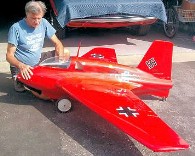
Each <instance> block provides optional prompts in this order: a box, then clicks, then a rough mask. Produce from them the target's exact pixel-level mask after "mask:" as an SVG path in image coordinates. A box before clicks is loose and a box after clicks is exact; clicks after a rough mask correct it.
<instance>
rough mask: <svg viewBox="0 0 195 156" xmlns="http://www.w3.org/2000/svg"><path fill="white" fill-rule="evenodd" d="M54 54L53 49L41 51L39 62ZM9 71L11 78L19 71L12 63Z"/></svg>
mask: <svg viewBox="0 0 195 156" xmlns="http://www.w3.org/2000/svg"><path fill="white" fill-rule="evenodd" d="M54 56H55V50H52V51H48V52H42V53H41V58H40V61H39V63H40V62H42V61H44V60H45V59H47V58H50V57H54ZM10 71H11V75H12V78H15V77H16V75H17V74H18V73H19V72H20V70H19V69H18V68H16V67H15V66H12V65H10Z"/></svg>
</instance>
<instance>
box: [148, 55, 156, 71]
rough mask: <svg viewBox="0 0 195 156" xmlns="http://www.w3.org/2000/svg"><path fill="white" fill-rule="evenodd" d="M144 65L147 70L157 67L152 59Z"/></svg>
mask: <svg viewBox="0 0 195 156" xmlns="http://www.w3.org/2000/svg"><path fill="white" fill-rule="evenodd" d="M146 65H147V67H148V68H149V69H152V68H154V67H155V66H157V62H156V60H155V59H154V57H152V58H150V59H149V60H148V61H146Z"/></svg>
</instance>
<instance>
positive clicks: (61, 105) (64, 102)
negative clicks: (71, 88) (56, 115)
mask: <svg viewBox="0 0 195 156" xmlns="http://www.w3.org/2000/svg"><path fill="white" fill-rule="evenodd" d="M56 106H57V108H58V110H59V111H60V112H62V113H66V112H68V111H69V110H70V109H71V108H72V104H71V102H70V100H68V99H60V100H58V101H56Z"/></svg>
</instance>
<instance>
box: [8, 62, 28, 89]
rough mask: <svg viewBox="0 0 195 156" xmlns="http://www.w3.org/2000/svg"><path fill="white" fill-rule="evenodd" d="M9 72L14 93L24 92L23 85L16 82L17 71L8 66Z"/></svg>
mask: <svg viewBox="0 0 195 156" xmlns="http://www.w3.org/2000/svg"><path fill="white" fill-rule="evenodd" d="M10 71H11V75H12V80H13V84H14V89H15V91H17V92H24V91H25V88H24V85H23V84H22V83H21V82H19V81H18V80H17V74H18V73H19V69H18V68H16V67H15V66H10Z"/></svg>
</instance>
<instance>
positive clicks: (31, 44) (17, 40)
mask: <svg viewBox="0 0 195 156" xmlns="http://www.w3.org/2000/svg"><path fill="white" fill-rule="evenodd" d="M55 33H56V30H55V29H54V28H53V27H52V25H51V24H50V23H49V22H48V21H47V20H46V19H45V18H42V19H41V22H40V25H39V26H38V27H36V28H33V27H30V26H28V25H27V23H26V20H25V19H22V20H20V21H19V22H17V23H14V24H13V25H12V26H11V27H10V29H9V33H8V43H11V44H13V45H15V46H16V52H15V54H14V55H15V57H16V58H17V59H18V60H19V61H21V62H23V63H25V64H27V65H30V66H35V65H36V64H38V63H39V60H40V58H41V52H42V48H43V44H44V40H45V37H46V38H51V37H52V36H53V35H54V34H55Z"/></svg>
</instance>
